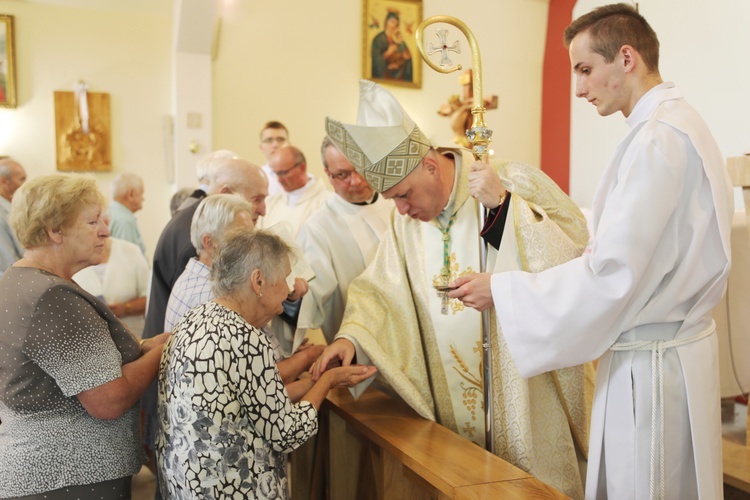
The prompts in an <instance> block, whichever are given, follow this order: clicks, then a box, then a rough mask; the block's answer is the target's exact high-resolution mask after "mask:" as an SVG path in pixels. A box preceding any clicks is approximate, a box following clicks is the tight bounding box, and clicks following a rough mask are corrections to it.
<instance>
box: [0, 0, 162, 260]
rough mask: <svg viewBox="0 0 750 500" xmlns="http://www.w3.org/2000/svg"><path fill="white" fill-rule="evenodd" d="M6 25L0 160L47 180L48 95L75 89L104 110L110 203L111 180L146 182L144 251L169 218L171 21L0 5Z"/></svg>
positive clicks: (50, 164)
mask: <svg viewBox="0 0 750 500" xmlns="http://www.w3.org/2000/svg"><path fill="white" fill-rule="evenodd" d="M0 12H2V13H3V14H11V15H14V16H15V28H16V69H17V76H18V78H17V82H18V107H17V108H16V109H0V154H1V155H10V156H13V157H14V158H16V159H17V160H19V161H20V162H21V164H23V165H24V167H25V168H26V170H27V172H28V174H29V176H37V175H42V174H48V173H52V172H55V171H56V167H55V165H56V159H55V114H54V113H55V112H54V100H53V92H54V91H56V90H66V91H67V90H72V89H73V85H74V84H75V83H76V82H77V81H78V80H79V79H81V80H84V81H86V82H87V83H88V84H89V88H90V90H91V91H92V92H108V93H109V94H110V101H111V125H112V163H113V171H112V173H99V174H95V176H96V178H97V179H98V180H99V185H100V187H101V188H102V190H103V191H104V192H105V193H106V194H107V195H109V193H110V189H109V183H110V181H111V179H112V178H113V177H114V175H116V174H117V173H118V172H120V171H123V170H130V171H134V172H137V173H138V174H139V175H141V176H142V177H143V178H144V180H145V182H146V201H145V203H144V207H143V210H142V211H140V212H138V214H137V217H138V220H139V224H140V227H141V230H142V232H143V233H144V234H143V235H144V239H145V240H146V245H147V247H148V250H149V252H153V250H154V247H155V246H156V241H157V239H158V237H159V234H160V233H161V229H162V227H163V226H164V224H165V223H166V222H167V220H168V218H169V206H168V203H169V197H170V196H171V192H172V191H171V186H169V185H167V184H166V182H165V178H166V172H165V167H164V142H163V133H162V117H163V116H164V115H165V114H169V113H170V112H171V81H172V80H171V72H172V56H171V29H172V28H171V19H170V18H169V17H162V16H154V15H142V14H137V13H132V12H123V11H118V12H113V11H100V10H82V9H72V8H65V7H57V6H49V5H47V6H42V5H38V4H29V3H22V2H15V1H0Z"/></svg>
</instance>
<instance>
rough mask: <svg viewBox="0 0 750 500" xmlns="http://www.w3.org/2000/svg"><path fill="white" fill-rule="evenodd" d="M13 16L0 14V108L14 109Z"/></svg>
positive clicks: (14, 50)
mask: <svg viewBox="0 0 750 500" xmlns="http://www.w3.org/2000/svg"><path fill="white" fill-rule="evenodd" d="M13 37H14V32H13V16H9V15H7V14H0V108H15V107H16V46H15V40H14V38H13Z"/></svg>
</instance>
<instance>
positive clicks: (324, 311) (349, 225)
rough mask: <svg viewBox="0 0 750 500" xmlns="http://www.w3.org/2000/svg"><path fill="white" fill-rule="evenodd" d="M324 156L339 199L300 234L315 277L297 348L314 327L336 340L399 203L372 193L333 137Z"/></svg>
mask: <svg viewBox="0 0 750 500" xmlns="http://www.w3.org/2000/svg"><path fill="white" fill-rule="evenodd" d="M320 155H321V159H322V160H323V169H324V170H325V172H326V175H327V176H328V180H329V181H330V182H331V186H332V187H333V191H334V193H335V196H331V197H329V198H328V199H327V200H326V201H325V203H323V205H322V206H321V207H320V209H318V211H317V212H316V213H315V214H313V215H312V216H311V217H310V218H309V219H308V220H307V221H306V222H305V223H304V224H302V228H301V229H300V232H299V235H298V236H297V243H298V244H299V247H300V248H301V249H302V253H303V254H304V255H305V258H306V259H307V261H308V263H309V264H310V267H311V268H312V270H313V272H314V273H315V279H313V280H312V281H310V290H309V291H308V292H307V294H306V295H305V296H304V298H303V299H302V305H301V307H300V312H299V318H298V320H297V331H296V334H295V348H296V346H297V345H298V344H299V343H301V342H302V340H303V339H304V338H305V334H306V333H307V330H308V329H311V328H320V329H321V331H322V332H323V336H324V337H325V339H326V341H327V342H328V343H331V342H333V336H334V335H336V333H337V332H338V331H339V327H340V326H341V319H342V318H343V316H344V307H345V306H346V296H347V292H348V290H349V285H350V284H351V282H352V280H354V278H356V277H357V276H359V275H360V274H361V273H362V271H364V270H365V267H367V264H369V263H370V262H371V261H372V259H373V258H374V257H375V251H376V250H377V249H378V245H379V244H380V239H381V238H382V236H383V233H384V232H385V229H386V227H388V220H389V219H390V213H391V211H392V210H393V203H391V202H389V201H388V200H384V199H383V197H382V196H379V195H378V193H376V192H375V191H374V190H373V189H372V187H371V186H370V185H369V184H368V183H367V181H366V180H365V178H364V177H363V176H362V175H361V174H360V173H359V172H357V171H356V170H355V169H354V167H352V164H351V163H349V160H347V159H346V157H345V156H344V155H343V154H342V153H341V151H339V150H338V148H337V147H336V145H335V144H334V143H333V142H332V141H331V139H330V138H328V136H326V137H325V138H324V139H323V144H322V146H321V148H320Z"/></svg>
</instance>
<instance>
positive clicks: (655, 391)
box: [609, 320, 716, 500]
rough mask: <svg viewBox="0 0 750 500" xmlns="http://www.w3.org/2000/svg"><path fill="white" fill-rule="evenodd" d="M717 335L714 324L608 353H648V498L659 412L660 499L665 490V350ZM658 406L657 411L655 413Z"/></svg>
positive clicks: (652, 487) (625, 344) (621, 346)
mask: <svg viewBox="0 0 750 500" xmlns="http://www.w3.org/2000/svg"><path fill="white" fill-rule="evenodd" d="M714 332H716V323H715V322H714V320H711V324H710V325H709V326H708V328H706V329H705V330H703V331H702V332H701V333H699V334H698V335H694V336H692V337H687V338H684V339H679V340H677V339H675V340H636V341H633V342H615V343H614V344H613V345H612V347H610V348H609V349H610V350H611V351H651V483H650V486H649V491H650V492H651V499H652V500H653V498H654V495H655V491H654V490H655V484H654V483H655V481H656V477H655V476H656V470H655V469H656V448H657V444H656V432H654V430H655V429H656V414H657V412H658V413H659V445H658V447H659V483H660V488H659V498H660V499H663V498H664V495H665V487H664V364H663V362H664V351H666V350H667V349H671V348H673V347H680V346H683V345H686V344H692V343H693V342H698V341H699V340H703V339H705V338H707V337H709V336H710V335H712V334H713V333H714ZM657 404H658V410H657Z"/></svg>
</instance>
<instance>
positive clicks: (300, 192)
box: [286, 175, 315, 207]
mask: <svg viewBox="0 0 750 500" xmlns="http://www.w3.org/2000/svg"><path fill="white" fill-rule="evenodd" d="M314 184H315V177H313V176H311V175H308V176H307V182H306V183H305V185H304V186H302V187H301V188H297V189H295V190H294V191H289V192H288V193H287V194H286V196H287V205H289V206H290V207H293V206H295V205H296V204H297V203H299V202H300V200H301V199H302V197H303V196H305V193H307V191H308V190H309V189H310V188H312V187H313V185H314Z"/></svg>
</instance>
